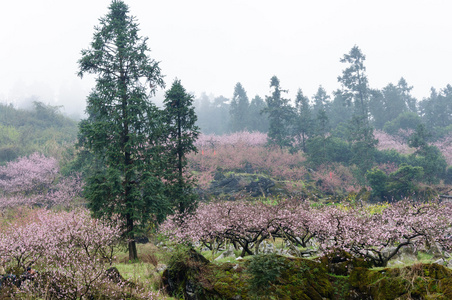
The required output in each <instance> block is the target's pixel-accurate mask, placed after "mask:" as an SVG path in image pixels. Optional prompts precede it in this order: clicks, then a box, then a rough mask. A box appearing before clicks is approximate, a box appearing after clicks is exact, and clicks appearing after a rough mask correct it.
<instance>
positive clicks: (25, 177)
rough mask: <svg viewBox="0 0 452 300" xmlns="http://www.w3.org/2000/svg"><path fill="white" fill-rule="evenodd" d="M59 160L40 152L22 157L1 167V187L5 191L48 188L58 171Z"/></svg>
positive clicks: (28, 191) (36, 190)
mask: <svg viewBox="0 0 452 300" xmlns="http://www.w3.org/2000/svg"><path fill="white" fill-rule="evenodd" d="M58 170H59V168H58V161H57V160H56V159H54V158H47V157H45V156H43V155H41V154H39V153H34V154H32V155H30V156H29V157H20V158H19V159H17V160H16V161H13V162H9V163H8V164H7V165H6V166H3V167H0V189H1V190H3V191H4V192H5V193H9V194H11V193H19V192H20V193H24V194H30V193H39V192H43V191H45V190H47V189H48V188H49V187H50V185H51V184H52V183H53V181H54V180H55V178H56V176H57V173H58Z"/></svg>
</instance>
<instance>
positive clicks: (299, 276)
mask: <svg viewBox="0 0 452 300" xmlns="http://www.w3.org/2000/svg"><path fill="white" fill-rule="evenodd" d="M195 253H196V252H194V251H193V250H190V251H189V252H187V253H185V254H183V253H179V254H177V253H176V254H175V255H174V257H173V258H172V259H171V261H172V263H170V264H169V266H168V270H167V271H166V272H165V273H164V275H163V277H164V280H163V281H164V283H165V284H166V285H167V286H168V285H172V289H171V295H172V296H174V297H176V298H178V299H182V298H183V299H200V300H201V299H231V300H232V299H243V300H246V299H319V300H320V299H337V300H339V299H379V300H385V299H452V271H451V270H449V269H447V268H445V267H444V266H441V265H438V264H416V265H412V266H409V267H404V268H393V269H391V268H386V269H382V270H372V269H368V267H367V265H366V264H367V263H366V262H365V261H362V260H354V259H352V258H351V257H348V256H347V254H346V253H335V254H331V255H329V256H326V257H324V258H321V259H320V261H314V260H309V259H303V258H289V257H284V256H279V255H275V254H269V255H256V256H255V257H252V258H251V259H250V260H244V261H238V262H236V263H223V264H215V263H210V262H208V261H207V260H205V259H204V258H203V257H202V256H201V255H200V254H198V253H196V254H195ZM341 257H342V258H341ZM343 258H346V260H342V259H343ZM338 264H344V265H341V266H340V267H338ZM331 265H335V266H334V267H332V266H331ZM344 266H346V267H344ZM331 270H333V271H334V273H332V272H331Z"/></svg>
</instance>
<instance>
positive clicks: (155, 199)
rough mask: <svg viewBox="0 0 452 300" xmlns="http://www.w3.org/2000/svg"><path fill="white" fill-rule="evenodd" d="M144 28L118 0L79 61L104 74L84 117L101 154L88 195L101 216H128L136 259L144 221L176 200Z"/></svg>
mask: <svg viewBox="0 0 452 300" xmlns="http://www.w3.org/2000/svg"><path fill="white" fill-rule="evenodd" d="M138 33H139V30H138V24H137V22H136V20H135V18H134V17H132V16H130V15H129V8H128V6H127V5H126V4H125V3H124V2H123V1H119V0H113V1H112V3H111V5H110V7H109V12H108V14H107V15H106V16H105V17H103V18H101V19H100V26H98V27H95V32H94V38H93V42H92V43H91V46H90V47H89V48H88V49H86V50H82V58H81V59H80V60H79V66H80V72H79V76H80V77H83V75H84V74H86V73H89V74H95V75H96V86H95V88H94V89H93V90H92V92H91V94H90V95H89V96H88V99H87V108H86V113H87V114H88V118H87V120H84V121H83V122H81V124H80V140H79V144H80V146H82V147H83V148H84V149H85V150H88V151H89V152H91V153H92V154H93V156H94V159H95V162H94V164H93V166H92V171H91V174H90V176H88V178H87V180H86V185H85V197H86V198H87V200H88V203H89V204H88V205H89V208H90V209H91V210H92V212H93V214H94V216H96V217H105V218H110V217H113V216H119V217H120V219H121V220H122V221H123V223H124V229H125V234H126V238H127V240H128V250H129V259H130V260H134V259H136V258H137V249H136V243H135V236H136V234H137V233H139V229H140V227H144V226H147V224H149V222H152V221H154V220H155V218H157V219H161V218H163V216H164V214H165V213H166V211H167V207H168V205H167V204H166V201H165V197H164V195H163V183H162V180H161V179H160V175H159V172H160V171H161V169H162V166H161V158H160V157H161V155H160V154H161V153H162V150H163V149H162V147H161V146H160V145H161V144H162V133H163V125H162V120H161V117H160V114H159V112H158V109H157V108H156V106H155V105H154V104H152V103H151V102H150V100H149V97H150V95H152V94H154V92H155V89H156V87H163V86H164V83H163V78H162V75H161V74H160V67H159V65H158V63H157V62H156V61H154V60H153V59H151V58H150V57H149V56H148V53H149V51H150V50H149V48H148V46H147V45H146V41H147V39H146V38H143V37H141V36H139V34H138ZM145 82H146V85H145V84H144V83H145Z"/></svg>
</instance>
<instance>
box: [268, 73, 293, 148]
mask: <svg viewBox="0 0 452 300" xmlns="http://www.w3.org/2000/svg"><path fill="white" fill-rule="evenodd" d="M270 88H271V89H272V93H271V95H270V96H267V97H265V100H266V102H267V108H265V109H264V110H263V112H264V113H268V119H269V128H268V138H267V139H268V144H269V145H277V146H278V147H280V148H281V149H282V148H284V147H290V146H291V144H292V137H291V134H290V133H291V132H290V131H291V130H290V129H291V128H290V126H291V124H293V121H292V120H293V117H294V111H293V109H292V107H291V106H290V105H289V99H286V98H283V97H282V93H286V92H287V91H286V90H283V89H281V86H280V85H279V79H278V77H276V76H273V77H272V78H271V79H270Z"/></svg>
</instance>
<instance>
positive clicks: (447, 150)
mask: <svg viewBox="0 0 452 300" xmlns="http://www.w3.org/2000/svg"><path fill="white" fill-rule="evenodd" d="M434 145H435V146H436V147H438V149H439V150H440V151H441V153H442V154H443V155H444V157H445V158H446V161H447V165H449V166H452V134H449V135H447V136H446V137H444V138H443V139H441V140H439V141H437V142H435V143H434Z"/></svg>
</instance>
